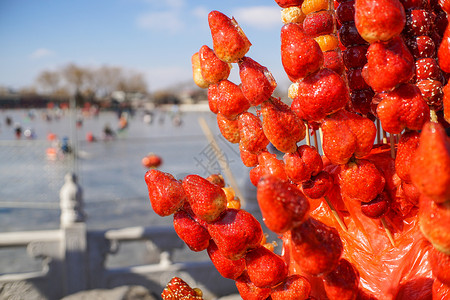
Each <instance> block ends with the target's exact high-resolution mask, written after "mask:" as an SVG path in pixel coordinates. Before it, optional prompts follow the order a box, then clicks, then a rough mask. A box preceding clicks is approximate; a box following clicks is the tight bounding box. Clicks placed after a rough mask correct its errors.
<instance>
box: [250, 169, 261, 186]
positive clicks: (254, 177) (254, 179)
mask: <svg viewBox="0 0 450 300" xmlns="http://www.w3.org/2000/svg"><path fill="white" fill-rule="evenodd" d="M263 171H264V170H263V168H262V167H261V166H260V165H256V166H255V167H254V168H253V169H251V170H250V172H249V174H248V175H249V177H250V182H251V183H252V184H253V185H254V186H257V185H258V182H259V180H260V179H261V177H262V176H263Z"/></svg>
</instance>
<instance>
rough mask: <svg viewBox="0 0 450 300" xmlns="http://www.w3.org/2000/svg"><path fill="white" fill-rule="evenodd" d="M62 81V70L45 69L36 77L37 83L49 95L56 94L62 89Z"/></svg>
mask: <svg viewBox="0 0 450 300" xmlns="http://www.w3.org/2000/svg"><path fill="white" fill-rule="evenodd" d="M61 82H62V78H61V72H58V71H43V72H41V73H40V74H39V75H38V77H37V78H36V84H37V85H38V86H39V87H40V88H41V89H42V90H43V92H44V93H45V94H49V95H54V94H55V92H56V91H58V90H59V89H61Z"/></svg>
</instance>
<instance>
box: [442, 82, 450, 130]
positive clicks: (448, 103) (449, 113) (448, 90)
mask: <svg viewBox="0 0 450 300" xmlns="http://www.w3.org/2000/svg"><path fill="white" fill-rule="evenodd" d="M442 92H443V93H444V96H443V99H442V105H443V106H444V119H445V121H447V122H448V123H450V84H449V83H447V84H446V85H445V86H444V88H443V89H442Z"/></svg>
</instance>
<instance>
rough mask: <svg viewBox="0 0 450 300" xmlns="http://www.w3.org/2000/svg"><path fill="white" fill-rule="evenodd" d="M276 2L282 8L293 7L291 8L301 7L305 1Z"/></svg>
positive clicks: (286, 0) (283, 0)
mask: <svg viewBox="0 0 450 300" xmlns="http://www.w3.org/2000/svg"><path fill="white" fill-rule="evenodd" d="M275 2H276V3H277V4H278V5H279V6H280V7H281V8H286V7H291V6H300V5H302V3H303V0H275Z"/></svg>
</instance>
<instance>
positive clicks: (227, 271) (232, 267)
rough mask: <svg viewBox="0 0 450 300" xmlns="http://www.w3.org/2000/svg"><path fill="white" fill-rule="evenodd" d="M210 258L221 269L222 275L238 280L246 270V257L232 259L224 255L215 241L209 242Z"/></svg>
mask: <svg viewBox="0 0 450 300" xmlns="http://www.w3.org/2000/svg"><path fill="white" fill-rule="evenodd" d="M207 252H208V255H209V258H210V259H211V261H212V263H213V264H214V266H215V267H216V269H217V271H219V273H220V275H222V276H223V277H225V278H228V279H232V280H236V279H237V278H238V277H239V276H241V274H242V273H243V272H244V270H245V259H244V258H240V259H237V260H231V259H228V258H226V257H225V256H223V254H222V253H221V252H220V251H219V249H218V248H217V245H216V243H214V241H212V240H211V241H210V242H209V246H208V249H207Z"/></svg>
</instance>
